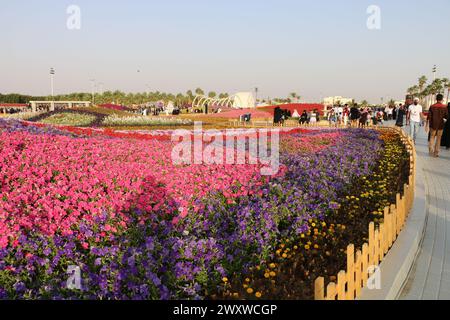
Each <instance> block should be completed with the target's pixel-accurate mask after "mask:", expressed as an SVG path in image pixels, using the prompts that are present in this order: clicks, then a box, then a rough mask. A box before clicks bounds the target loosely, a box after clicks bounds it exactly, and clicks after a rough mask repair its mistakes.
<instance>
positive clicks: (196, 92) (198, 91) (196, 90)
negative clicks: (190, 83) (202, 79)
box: [195, 88, 205, 96]
mask: <svg viewBox="0 0 450 320" xmlns="http://www.w3.org/2000/svg"><path fill="white" fill-rule="evenodd" d="M195 94H196V95H198V96H203V95H205V91H203V90H202V89H201V88H197V89H195Z"/></svg>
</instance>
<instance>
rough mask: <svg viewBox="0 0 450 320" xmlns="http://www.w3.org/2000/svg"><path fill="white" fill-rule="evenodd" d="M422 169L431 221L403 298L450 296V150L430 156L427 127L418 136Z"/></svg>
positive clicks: (449, 297)
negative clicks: (436, 155)
mask: <svg viewBox="0 0 450 320" xmlns="http://www.w3.org/2000/svg"><path fill="white" fill-rule="evenodd" d="M416 150H417V156H418V168H417V169H418V170H423V173H424V174H423V176H424V179H425V187H426V198H427V205H426V208H427V222H426V226H425V233H424V238H423V242H422V244H421V246H420V249H419V252H418V255H417V257H416V261H415V263H414V266H413V268H412V269H411V271H410V274H409V276H408V280H407V282H406V284H405V286H404V288H403V291H402V293H401V294H400V299H410V300H437V299H439V300H449V299H450V151H448V150H445V148H442V149H441V153H440V157H439V158H431V157H429V156H428V146H427V139H426V136H425V133H424V132H423V128H421V132H420V134H419V137H418V139H417V146H416Z"/></svg>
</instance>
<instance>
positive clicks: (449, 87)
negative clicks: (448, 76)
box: [447, 81, 450, 103]
mask: <svg viewBox="0 0 450 320" xmlns="http://www.w3.org/2000/svg"><path fill="white" fill-rule="evenodd" d="M449 95H450V81H448V82H447V103H449V102H450V101H448V98H449Z"/></svg>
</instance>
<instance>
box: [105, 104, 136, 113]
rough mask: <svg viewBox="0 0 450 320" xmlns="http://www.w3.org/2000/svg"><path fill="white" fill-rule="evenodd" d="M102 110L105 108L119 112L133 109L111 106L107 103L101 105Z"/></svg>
mask: <svg viewBox="0 0 450 320" xmlns="http://www.w3.org/2000/svg"><path fill="white" fill-rule="evenodd" d="M99 107H100V108H105V109H111V110H119V111H130V110H131V109H130V108H128V107H125V106H120V105H117V104H111V103H106V104H101V105H99Z"/></svg>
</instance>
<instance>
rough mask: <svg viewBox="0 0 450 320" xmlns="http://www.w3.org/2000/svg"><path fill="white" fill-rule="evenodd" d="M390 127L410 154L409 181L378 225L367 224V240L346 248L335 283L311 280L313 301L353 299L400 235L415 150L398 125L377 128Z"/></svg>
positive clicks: (407, 208)
mask: <svg viewBox="0 0 450 320" xmlns="http://www.w3.org/2000/svg"><path fill="white" fill-rule="evenodd" d="M380 130H391V131H392V130H393V131H395V132H396V133H398V134H399V135H400V136H401V139H402V141H403V142H404V144H405V146H406V147H407V149H408V151H409V154H410V168H411V171H410V175H409V181H408V183H407V184H405V185H404V192H403V195H400V194H397V198H396V203H395V204H392V205H391V206H389V207H385V208H384V221H383V223H381V224H380V226H379V227H378V228H375V224H374V223H373V222H371V223H370V225H369V239H368V240H369V241H368V242H369V243H365V244H364V245H363V246H362V248H361V249H360V250H357V251H356V252H355V246H354V245H353V244H350V245H349V246H348V247H347V270H346V271H344V270H342V271H340V272H339V273H338V275H337V278H336V279H337V282H331V283H329V284H328V285H327V287H326V290H325V279H324V278H323V277H319V278H317V279H316V281H315V287H314V298H315V300H354V299H356V298H358V297H359V296H360V294H361V290H362V288H364V287H365V286H366V285H367V282H368V280H369V278H370V276H371V274H372V273H373V269H374V267H376V266H379V264H380V263H381V261H383V258H384V257H385V256H386V254H387V253H388V251H389V249H390V248H391V247H392V245H393V244H394V242H395V240H396V239H397V237H398V235H399V234H400V232H401V230H402V228H403V226H404V224H405V222H406V219H407V217H408V214H409V212H410V211H411V209H412V206H413V203H414V195H415V180H416V179H415V178H416V177H415V172H416V170H415V166H416V149H415V146H414V143H413V141H412V140H411V139H410V138H409V136H407V135H406V134H405V132H404V131H403V130H401V129H400V128H397V127H395V128H392V127H389V128H387V127H386V128H380Z"/></svg>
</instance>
